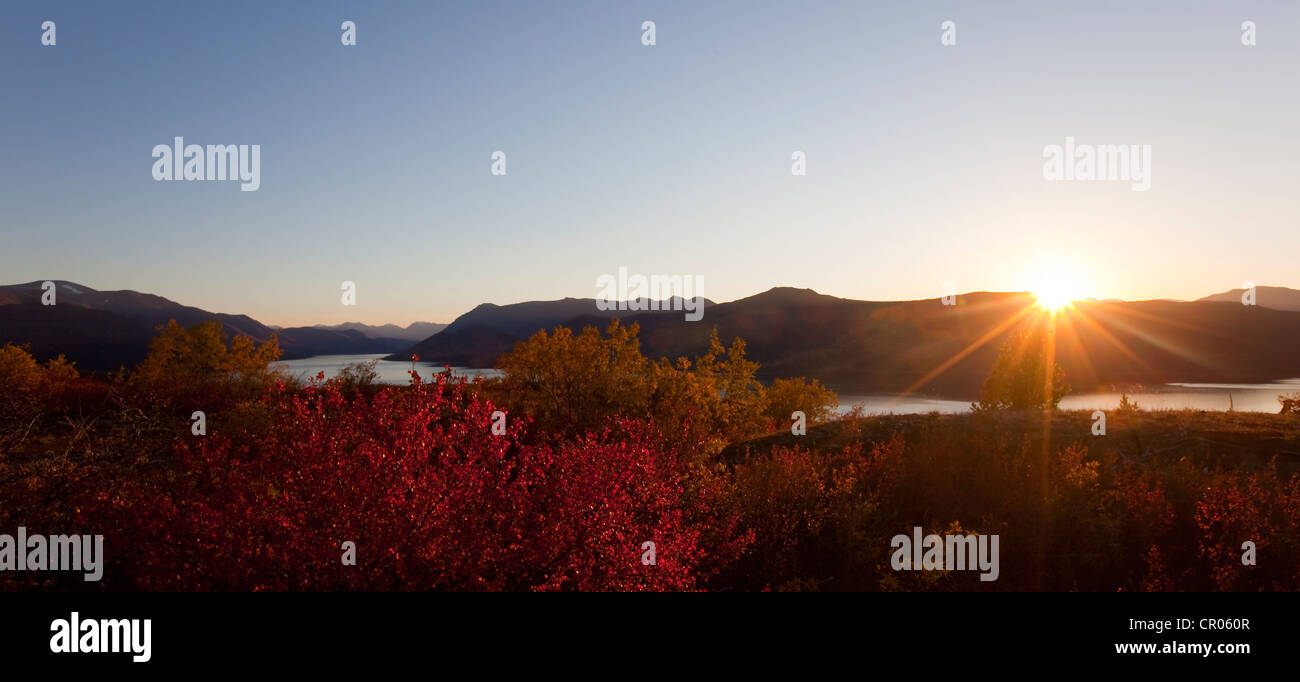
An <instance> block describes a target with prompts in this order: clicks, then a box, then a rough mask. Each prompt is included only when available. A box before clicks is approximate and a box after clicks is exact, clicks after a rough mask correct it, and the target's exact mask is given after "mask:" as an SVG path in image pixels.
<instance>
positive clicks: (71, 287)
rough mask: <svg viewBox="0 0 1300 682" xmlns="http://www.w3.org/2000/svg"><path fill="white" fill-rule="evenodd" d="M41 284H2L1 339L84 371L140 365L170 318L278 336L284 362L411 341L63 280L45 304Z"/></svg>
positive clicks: (257, 337) (262, 337) (259, 336)
mask: <svg viewBox="0 0 1300 682" xmlns="http://www.w3.org/2000/svg"><path fill="white" fill-rule="evenodd" d="M41 285H42V282H28V283H26V284H13V285H7V286H0V344H5V343H17V344H28V345H30V346H31V349H32V353H33V354H34V355H35V356H36V357H37V358H38V359H42V360H44V359H47V358H50V357H54V356H56V355H59V354H63V355H65V356H67V357H68V358H69V359H71V360H75V361H76V362H77V366H78V367H79V368H81V369H83V370H90V371H105V370H115V369H117V368H119V367H122V366H126V367H131V366H133V365H135V364H137V363H139V362H140V361H141V360H143V359H144V357H145V355H146V354H147V353H148V349H149V341H150V339H152V338H153V337H154V335H155V334H156V333H157V329H158V328H159V327H160V326H163V325H165V324H167V322H168V321H169V320H175V321H176V323H177V324H179V325H181V326H183V327H192V326H194V325H196V324H199V323H200V322H203V321H206V320H217V321H218V322H220V323H221V327H222V331H224V332H225V333H226V334H228V335H230V336H235V335H244V336H248V337H250V338H252V339H253V340H254V341H257V342H258V343H262V342H265V341H267V340H268V339H270V338H271V336H272V334H277V335H278V339H279V343H280V348H281V350H282V351H283V355H282V356H281V357H282V358H283V359H285V360H291V359H294V358H304V357H310V356H312V355H331V354H361V353H392V352H395V351H398V350H401V349H403V348H406V347H408V346H409V345H410V344H411V341H410V340H409V339H401V338H383V337H380V338H375V337H370V336H367V335H366V334H363V333H362V332H361V331H358V330H355V329H344V330H332V329H317V328H314V327H290V328H286V329H278V330H276V329H272V328H270V327H268V326H266V325H264V324H262V323H261V322H258V321H257V320H254V319H253V318H251V317H249V316H247V315H228V314H223V313H213V312H209V311H206V310H202V309H200V308H195V307H192V306H186V305H181V304H180V303H176V302H175V301H171V300H168V299H166V298H163V297H161V296H156V295H154V294H144V293H140V292H136V291H98V290H96V289H92V288H90V287H88V286H85V285H82V284H77V283H75V282H67V281H63V280H54V285H55V294H56V298H55V302H56V305H53V306H44V305H41V295H42V294H43V291H42V289H41Z"/></svg>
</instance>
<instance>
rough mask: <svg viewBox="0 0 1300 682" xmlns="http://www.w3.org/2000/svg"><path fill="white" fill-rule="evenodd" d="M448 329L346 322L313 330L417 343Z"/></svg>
mask: <svg viewBox="0 0 1300 682" xmlns="http://www.w3.org/2000/svg"><path fill="white" fill-rule="evenodd" d="M446 327H447V325H445V324H439V323H437V322H412V323H411V324H409V325H407V326H405V327H399V326H397V325H395V324H384V325H379V326H374V325H369V324H361V323H360V322H344V323H343V324H335V325H324V324H318V325H315V326H313V327H312V328H313V329H328V330H331V331H347V330H355V331H359V332H361V333H362V334H364V335H365V336H366V337H367V338H371V339H402V340H404V341H410V342H412V343H414V342H416V341H421V340H423V339H427V338H429V337H430V336H433V335H434V334H437V333H438V332H440V331H442V330H443V329H445V328H446Z"/></svg>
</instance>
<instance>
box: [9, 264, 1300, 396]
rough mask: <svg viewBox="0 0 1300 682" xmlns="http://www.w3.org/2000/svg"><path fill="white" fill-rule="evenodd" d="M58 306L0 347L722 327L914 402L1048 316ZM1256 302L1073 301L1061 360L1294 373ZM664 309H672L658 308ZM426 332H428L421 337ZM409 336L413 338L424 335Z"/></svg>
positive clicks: (1011, 297) (796, 300)
mask: <svg viewBox="0 0 1300 682" xmlns="http://www.w3.org/2000/svg"><path fill="white" fill-rule="evenodd" d="M56 284H57V288H58V305H57V306H52V307H47V306H42V305H40V295H41V290H40V283H39V282H31V283H27V284H20V285H12V286H0V343H7V342H16V343H27V344H30V345H31V347H32V349H33V351H34V352H35V354H36V355H37V356H38V357H40V358H42V359H44V358H47V357H52V356H54V355H57V354H59V353H62V354H64V355H67V356H68V357H69V358H71V359H73V360H76V361H77V363H78V366H79V367H81V368H83V369H88V370H101V369H116V368H117V367H119V366H122V365H125V366H128V367H129V366H131V365H134V364H135V363H137V362H139V361H140V360H141V359H143V358H144V356H145V353H146V351H147V348H148V342H149V339H150V338H152V336H153V335H154V333H155V330H156V329H157V327H158V326H160V325H162V324H165V323H166V322H167V321H168V320H170V319H174V320H176V321H177V323H179V324H181V325H184V326H192V325H194V324H197V323H198V322H201V321H203V320H208V319H216V320H218V321H220V322H221V324H222V326H223V328H224V329H225V330H226V331H227V332H228V333H230V334H245V335H247V336H250V337H252V338H253V339H254V340H257V341H264V340H266V339H268V338H270V336H271V334H272V333H276V332H277V331H278V334H279V339H280V345H281V347H282V348H283V349H284V357H285V359H292V358H300V357H307V356H312V355H329V354H354V353H389V354H391V355H390V356H389V357H390V358H391V359H394V360H406V359H408V358H409V357H410V355H411V353H418V354H419V355H420V357H421V359H422V360H424V361H429V362H435V363H440V364H441V363H446V364H450V365H454V366H464V367H491V366H493V365H495V363H496V360H497V359H498V358H499V357H500V356H501V355H502V354H503V353H505V352H508V351H509V350H510V349H511V348H513V347H514V345H515V344H516V343H518V342H519V341H522V340H524V339H526V338H528V337H529V336H531V335H532V334H534V333H536V332H537V331H538V330H540V329H552V328H554V327H557V326H564V327H568V328H570V329H573V330H575V331H576V330H580V329H581V328H583V327H585V326H596V327H599V328H602V329H603V328H604V327H605V325H607V324H608V321H609V319H610V318H613V317H618V318H621V319H622V320H623V321H624V322H625V323H632V322H635V323H637V324H638V325H640V327H641V333H640V340H641V349H642V351H643V352H644V353H646V355H648V356H650V357H655V358H658V357H669V358H675V357H678V356H683V355H684V356H695V355H698V354H699V353H700V352H702V351H703V350H704V348H705V346H706V344H707V341H708V336H709V332H710V330H712V329H714V328H716V329H717V330H718V333H719V336H720V337H721V339H722V340H723V342H724V344H729V343H730V341H731V339H732V338H734V337H737V336H739V337H741V338H743V339H745V341H746V343H747V353H748V356H749V358H750V359H752V360H756V361H758V362H759V363H760V364H761V369H760V372H759V376H760V378H762V379H772V378H776V377H790V376H807V377H815V378H817V379H820V380H821V381H822V382H823V383H826V384H827V385H829V386H832V387H834V388H836V389H837V390H839V391H841V392H842V393H854V392H862V393H867V392H902V391H916V392H920V393H928V394H934V395H945V396H953V397H974V396H975V395H976V394H977V393H978V391H979V388H980V386H981V385H982V383H983V380H984V377H985V376H986V375H987V373H988V369H989V367H990V366H991V365H992V363H993V359H994V357H995V356H996V354H997V350H998V347H999V345H1000V344H1001V342H1002V341H1003V340H1004V339H1006V338H1007V336H1008V335H1010V334H1011V333H1013V332H1014V331H1015V330H1017V329H1019V328H1021V327H1023V326H1025V325H1028V324H1034V323H1036V322H1037V321H1041V320H1042V319H1043V315H1044V313H1043V312H1042V311H1041V310H1039V309H1037V308H1035V307H1034V306H1033V297H1032V296H1030V295H1029V294H1025V293H989V292H974V293H969V294H965V295H961V296H958V297H957V305H954V306H945V305H942V304H941V303H940V301H939V300H938V299H928V300H919V301H858V300H851V299H843V298H836V297H834V296H827V295H823V294H819V293H817V292H815V291H812V290H810V289H793V288H788V287H779V288H775V289H771V290H769V291H766V292H764V293H761V294H757V295H755V296H750V297H748V298H743V299H740V300H737V301H732V302H729V303H719V304H715V303H713V302H711V301H706V302H705V304H704V305H705V311H704V317H703V320H702V321H699V322H690V321H687V320H686V319H685V318H686V315H685V313H684V311H682V310H680V309H678V310H671V309H670V310H657V311H651V310H645V311H632V310H622V311H618V310H605V311H602V310H598V309H597V307H596V301H595V299H590V298H584V299H578V298H565V299H561V300H558V301H529V302H524V303H515V304H511V305H494V304H488V303H485V304H482V305H480V306H478V307H476V308H474V309H473V310H471V311H469V312H467V313H465V314H464V315H461V316H460V317H458V318H456V320H455V321H453V322H452V323H451V324H450V325H446V326H445V328H443V326H442V325H437V324H433V323H416V324H413V325H410V326H408V327H406V328H405V329H403V328H399V327H396V326H395V325H383V326H369V325H363V324H359V323H350V324H344V325H335V326H316V327H292V328H287V329H280V330H275V329H273V328H271V327H267V326H266V325H263V324H262V323H260V322H258V321H257V320H254V319H252V318H250V317H248V316H246V315H227V314H220V313H211V312H208V311H205V310H201V309H198V308H193V307H189V306H184V305H181V304H179V303H175V302H173V301H169V300H167V299H165V298H162V297H159V296H154V295H150V294H142V293H137V292H133V291H95V290H93V289H90V288H89V287H85V286H81V285H78V284H75V283H72V282H57V283H56ZM1256 291H1257V296H1258V300H1257V303H1258V305H1255V306H1244V305H1242V304H1241V292H1240V291H1239V290H1237V291H1229V292H1225V293H1222V294H1215V295H1213V296H1208V297H1206V298H1204V299H1201V300H1198V301H1171V300H1156V301H1081V302H1078V303H1076V304H1075V305H1074V308H1073V310H1071V311H1070V312H1068V313H1065V314H1063V315H1061V316H1058V318H1056V319H1057V331H1056V333H1057V339H1058V342H1057V359H1058V361H1059V362H1060V363H1061V364H1062V366H1063V367H1064V369H1065V372H1066V376H1067V378H1068V380H1069V382H1070V383H1071V385H1072V386H1073V388H1074V390H1075V391H1090V390H1094V389H1097V388H1103V387H1106V386H1110V385H1116V384H1137V383H1143V384H1156V383H1167V382H1171V381H1203V382H1215V381H1223V382H1236V381H1243V382H1251V381H1270V380H1275V379H1282V378H1291V377H1298V376H1300V291H1296V290H1293V289H1285V288H1281V287H1258V288H1257V290H1256ZM661 307H672V306H661ZM425 332H429V333H428V334H427V335H426V336H423V337H421V336H420V335H421V334H425ZM417 339H418V340H417Z"/></svg>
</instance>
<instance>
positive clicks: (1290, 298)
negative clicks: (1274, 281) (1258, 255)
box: [1197, 286, 1300, 311]
mask: <svg viewBox="0 0 1300 682" xmlns="http://www.w3.org/2000/svg"><path fill="white" fill-rule="evenodd" d="M1244 293H1246V290H1245V289H1233V290H1231V291H1225V292H1223V293H1221V294H1213V295H1210V296H1206V297H1205V298H1201V299H1197V300H1200V301H1214V302H1227V303H1241V295H1242V294H1244ZM1255 305H1257V306H1260V307H1262V308H1272V309H1273V310H1292V311H1300V291H1297V290H1295V289H1288V288H1286V287H1262V286H1257V287H1255Z"/></svg>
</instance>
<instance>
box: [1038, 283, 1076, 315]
mask: <svg viewBox="0 0 1300 682" xmlns="http://www.w3.org/2000/svg"><path fill="white" fill-rule="evenodd" d="M1032 293H1033V295H1034V305H1036V306H1038V307H1039V308H1042V309H1043V310H1046V311H1047V312H1049V313H1059V312H1061V311H1062V310H1065V309H1066V308H1068V307H1070V304H1071V303H1073V302H1074V296H1072V295H1071V294H1070V293H1069V292H1068V291H1066V290H1065V289H1062V288H1059V287H1055V286H1047V287H1043V288H1038V289H1034V291H1033V292H1032Z"/></svg>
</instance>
